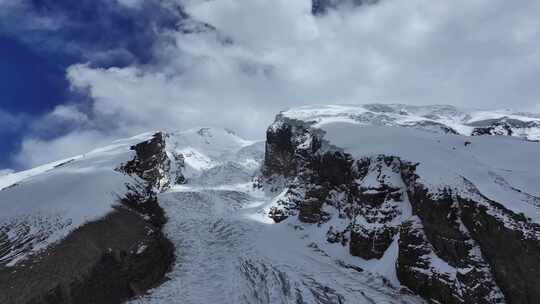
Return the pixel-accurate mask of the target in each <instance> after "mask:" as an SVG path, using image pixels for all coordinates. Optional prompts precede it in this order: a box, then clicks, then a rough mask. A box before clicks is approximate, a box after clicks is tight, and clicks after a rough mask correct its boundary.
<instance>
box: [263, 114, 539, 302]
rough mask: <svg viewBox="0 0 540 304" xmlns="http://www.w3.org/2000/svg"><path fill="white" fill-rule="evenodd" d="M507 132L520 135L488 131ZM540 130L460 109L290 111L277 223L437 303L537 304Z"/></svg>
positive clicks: (272, 162) (279, 162) (273, 144)
mask: <svg viewBox="0 0 540 304" xmlns="http://www.w3.org/2000/svg"><path fill="white" fill-rule="evenodd" d="M499 123H503V124H505V125H506V124H507V125H508V130H509V132H501V133H499V132H478V130H479V128H485V129H489V130H491V127H492V126H493V125H494V124H499ZM537 123H538V116H535V115H532V114H521V113H512V112H509V111H496V112H482V111H463V110H459V109H457V108H454V107H449V106H431V107H414V106H404V105H363V106H323V107H302V108H297V109H292V110H289V111H286V112H283V113H281V114H280V115H278V116H277V118H276V121H275V122H274V124H273V125H272V126H270V128H269V129H268V131H267V144H266V155H265V164H264V168H263V172H264V176H265V179H266V182H267V183H268V184H270V185H272V184H276V185H278V186H276V187H275V188H276V189H279V190H280V191H281V194H280V196H279V197H278V199H277V200H275V204H274V206H272V207H271V208H270V210H269V214H270V215H271V216H272V217H273V218H274V219H275V221H276V222H280V223H283V222H285V223H287V222H302V223H311V226H313V225H316V227H317V228H316V230H317V231H318V232H319V233H320V236H319V238H318V241H319V243H320V239H326V241H327V242H326V243H325V242H324V241H323V242H322V243H324V245H323V247H322V248H324V249H323V250H324V252H325V253H326V254H328V252H331V251H333V250H343V251H346V252H348V253H349V254H350V255H352V256H356V257H358V258H359V260H358V261H363V262H360V263H359V264H358V266H359V267H362V268H364V269H368V270H370V271H372V272H374V273H379V274H381V275H383V276H385V277H386V278H387V279H388V280H389V282H390V283H391V284H392V285H394V286H405V287H407V288H409V289H410V290H412V291H413V292H414V293H416V294H419V295H421V296H422V297H424V298H425V299H427V300H429V301H433V302H439V303H505V302H509V303H534V302H537V301H538V300H540V294H539V293H538V289H537V288H536V286H538V285H539V284H540V277H539V276H538V274H537V271H538V265H539V263H540V251H539V250H540V191H539V188H538V185H540V159H539V157H538V156H539V155H540V145H539V144H538V143H537V142H533V141H530V140H531V139H537V134H538V133H537V132H538V128H537V127H536V124H537ZM523 124H526V125H527V127H526V128H522V127H521V126H522V125H523ZM480 126H481V127H480ZM510 131H511V132H510ZM488 134H489V135H512V136H518V137H519V138H515V137H511V136H480V135H488ZM468 135H473V136H468ZM283 179H285V182H284V181H283ZM301 227H305V225H302V226H301ZM309 229H314V228H309ZM319 243H318V244H319ZM330 244H333V245H330ZM319 246H320V245H319ZM326 248H328V249H326ZM330 248H331V249H330ZM388 265H391V267H387V266H388ZM385 266H386V267H385Z"/></svg>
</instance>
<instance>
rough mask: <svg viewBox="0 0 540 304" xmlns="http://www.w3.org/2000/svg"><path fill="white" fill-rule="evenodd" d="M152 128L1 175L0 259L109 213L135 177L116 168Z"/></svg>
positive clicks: (11, 259)
mask: <svg viewBox="0 0 540 304" xmlns="http://www.w3.org/2000/svg"><path fill="white" fill-rule="evenodd" d="M151 136H152V134H151V133H147V134H142V135H139V136H136V137H133V138H129V139H124V140H119V141H116V142H114V143H113V144H111V145H109V146H106V147H103V148H100V149H96V150H94V151H91V152H89V153H87V154H84V155H78V156H75V157H72V158H69V159H65V160H61V161H58V162H54V163H51V164H47V165H43V166H40V167H37V168H34V169H31V170H27V171H22V172H17V173H12V174H9V175H5V176H1V177H0V189H1V190H0V208H1V210H2V212H0V241H1V243H2V244H4V245H3V246H4V247H2V248H0V264H7V265H8V266H9V265H14V264H15V263H17V262H18V261H20V260H22V259H23V258H24V257H25V256H27V254H29V253H32V252H37V251H39V250H41V249H44V248H46V247H47V246H49V245H50V244H52V243H54V242H57V241H59V240H61V239H63V238H64V237H65V236H66V235H67V234H69V233H70V232H71V231H73V230H74V229H76V228H77V227H80V226H81V225H83V224H84V223H86V222H88V221H92V220H96V219H98V218H101V217H103V216H105V215H106V214H108V213H109V212H110V211H111V210H112V206H113V205H114V204H116V203H117V201H118V199H119V198H120V197H122V196H124V195H125V193H126V192H127V188H126V183H133V181H134V178H132V177H129V176H127V175H125V174H123V173H121V172H118V171H117V170H115V169H116V168H117V167H118V166H119V165H120V164H122V163H124V162H126V161H128V160H130V159H131V158H133V156H134V152H133V151H132V150H130V147H131V146H132V145H134V144H137V143H139V142H141V141H144V140H147V139H149V138H150V137H151Z"/></svg>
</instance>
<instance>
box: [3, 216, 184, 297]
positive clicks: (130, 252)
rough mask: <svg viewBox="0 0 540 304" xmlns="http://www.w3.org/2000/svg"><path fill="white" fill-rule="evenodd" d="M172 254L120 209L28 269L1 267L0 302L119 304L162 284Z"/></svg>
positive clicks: (154, 232) (149, 228) (157, 235)
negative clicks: (0, 287) (0, 288)
mask: <svg viewBox="0 0 540 304" xmlns="http://www.w3.org/2000/svg"><path fill="white" fill-rule="evenodd" d="M173 254H174V248H173V245H172V243H171V242H169V241H168V240H167V239H166V238H165V237H164V236H163V234H162V233H161V231H160V230H159V229H157V228H156V227H155V226H153V225H152V224H150V223H148V222H147V221H145V220H144V219H143V217H142V216H141V215H140V214H138V213H136V212H134V211H131V210H129V209H127V208H125V207H119V208H117V210H116V211H114V212H113V213H111V214H109V215H108V216H106V217H105V218H103V219H101V220H98V221H95V222H91V223H88V224H86V225H84V226H82V227H80V228H79V229H77V230H75V231H74V232H72V233H71V234H70V235H69V236H68V237H67V238H66V239H64V240H63V241H62V242H60V243H59V244H57V245H54V246H52V248H49V249H48V250H47V251H45V252H43V253H42V254H40V255H38V256H35V257H32V258H31V259H30V260H29V261H25V262H24V264H21V265H17V266H15V267H10V268H4V269H2V268H0V285H1V286H3V288H2V290H0V303H10V304H19V303H21V304H23V303H24V304H26V303H28V304H38V303H39V304H53V303H54V304H64V303H65V304H68V303H70V304H79V303H82V304H84V303H89V304H90V303H94V304H95V303H111V304H112V303H121V302H123V301H125V300H127V299H129V298H131V297H133V296H137V295H141V294H142V293H143V292H144V291H145V290H148V289H149V288H151V287H154V286H155V285H156V284H159V283H160V282H161V281H162V280H163V277H164V275H165V274H166V272H167V271H168V269H169V267H170V265H171V263H172V261H173V259H174V255H173Z"/></svg>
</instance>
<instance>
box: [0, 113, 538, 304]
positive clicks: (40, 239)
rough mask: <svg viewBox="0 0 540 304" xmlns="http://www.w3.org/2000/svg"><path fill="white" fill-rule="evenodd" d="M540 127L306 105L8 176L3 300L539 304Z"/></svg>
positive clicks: (487, 118)
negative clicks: (243, 130) (257, 136)
mask: <svg viewBox="0 0 540 304" xmlns="http://www.w3.org/2000/svg"><path fill="white" fill-rule="evenodd" d="M539 124H540V116H538V115H534V114H526V113H514V112H511V111H472V110H471V111H470V110H462V109H458V108H455V107H451V106H427V107H417V106H406V105H377V104H371V105H334V106H309V107H300V108H295V109H291V110H288V111H285V112H282V113H280V114H279V115H277V117H276V120H275V122H274V123H273V124H272V125H271V126H270V127H269V128H268V130H267V138H266V142H265V141H248V140H244V139H242V138H240V137H239V136H237V135H236V134H234V133H233V132H231V131H228V130H224V129H217V128H198V129H192V130H187V131H182V132H153V133H147V134H142V135H140V136H136V137H133V138H129V139H125V140H119V141H117V142H115V143H113V144H111V145H110V146H107V147H104V148H101V149H97V150H94V151H91V152H89V153H87V154H84V155H79V156H76V157H73V158H69V159H66V160H61V161H58V162H55V163H51V164H47V165H44V166H41V167H38V168H35V169H31V170H28V171H23V172H16V173H8V174H6V175H3V176H0V189H1V190H0V207H1V208H2V209H1V210H2V212H1V213H0V302H1V303H121V302H122V301H125V300H127V299H130V298H131V301H132V302H133V303H425V302H432V303H507V302H508V303H536V302H538V300H539V299H540V294H539V292H538V289H537V286H539V285H540V279H539V276H538V275H537V273H538V272H539V271H540V269H538V267H539V266H538V265H540V189H539V188H538V185H540V158H538V155H540V144H539V143H538V142H536V140H538V139H540V128H539V127H538V126H539ZM486 135H491V136H486ZM164 275H165V276H166V277H167V280H166V281H165V282H163V280H162V279H163V276H164ZM160 283H162V284H161V285H159V284H160Z"/></svg>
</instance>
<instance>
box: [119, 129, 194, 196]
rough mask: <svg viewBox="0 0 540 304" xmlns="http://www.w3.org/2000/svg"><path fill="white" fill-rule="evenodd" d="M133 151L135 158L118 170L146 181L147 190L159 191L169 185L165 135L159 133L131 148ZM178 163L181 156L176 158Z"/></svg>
mask: <svg viewBox="0 0 540 304" xmlns="http://www.w3.org/2000/svg"><path fill="white" fill-rule="evenodd" d="M131 149H132V150H134V151H135V153H136V155H135V157H134V158H133V159H132V160H131V161H129V162H127V163H126V164H124V165H122V166H121V168H120V170H121V171H123V172H126V173H127V174H133V175H137V176H139V177H140V178H141V179H143V180H144V181H146V184H147V186H148V187H150V188H149V189H147V191H149V192H151V191H153V190H152V188H155V189H158V190H161V189H164V188H166V187H168V186H169V185H170V181H169V175H168V172H169V171H170V168H171V161H170V159H169V158H168V156H167V152H166V151H165V135H164V134H163V133H161V132H158V133H156V134H154V136H153V137H152V138H151V139H149V140H147V141H145V142H141V143H139V144H136V145H134V146H132V147H131ZM177 159H178V160H179V161H182V160H183V159H182V158H181V156H178V158H177Z"/></svg>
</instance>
